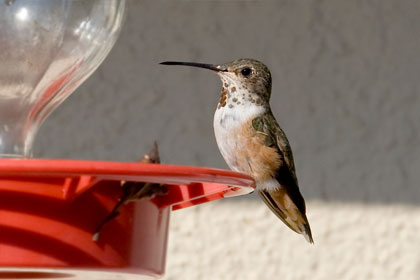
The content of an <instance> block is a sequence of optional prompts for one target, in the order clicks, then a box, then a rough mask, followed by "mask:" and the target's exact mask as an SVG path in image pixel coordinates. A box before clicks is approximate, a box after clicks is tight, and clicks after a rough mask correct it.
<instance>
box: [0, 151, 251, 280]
mask: <svg viewBox="0 0 420 280" xmlns="http://www.w3.org/2000/svg"><path fill="white" fill-rule="evenodd" d="M121 181H137V182H154V183H164V184H168V189H169V193H168V194H167V195H162V196H157V197H156V198H154V199H153V200H150V201H147V200H144V201H140V202H137V203H133V204H128V205H126V206H124V207H123V208H122V209H121V214H120V215H119V216H118V217H117V218H116V219H114V220H112V221H110V222H109V223H108V224H106V225H105V227H104V228H103V229H102V231H101V235H100V238H99V240H98V241H97V242H95V241H93V240H92V236H93V234H94V233H95V230H96V228H97V226H98V225H99V224H100V223H101V221H102V220H103V219H104V218H105V217H106V216H107V215H108V214H109V213H110V211H111V210H112V209H113V207H114V206H115V204H116V203H117V201H118V199H119V197H120V195H121ZM253 187H254V181H253V180H252V179H251V178H249V177H247V176H245V175H243V174H239V173H235V172H231V171H225V170H216V169H207V168H197V167H187V166H170V165H160V164H159V165H158V164H142V163H122V162H97V161H69V160H35V159H24V160H22V159H19V160H15V159H1V160H0V279H11V278H12V279H60V278H67V279H131V278H133V279H134V278H135V279H141V278H139V276H140V275H142V276H143V277H145V279H150V278H154V277H158V276H161V275H163V273H164V267H165V259H166V244H167V238H168V225H169V216H170V211H171V209H181V208H184V207H188V206H192V205H196V204H199V203H203V202H207V201H211V200H215V199H219V198H222V197H225V196H231V195H238V194H243V193H247V192H251V191H252V190H253Z"/></svg>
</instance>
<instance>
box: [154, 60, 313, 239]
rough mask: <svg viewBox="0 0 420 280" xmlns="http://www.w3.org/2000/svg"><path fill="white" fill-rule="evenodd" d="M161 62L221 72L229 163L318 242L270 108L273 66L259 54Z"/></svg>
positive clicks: (219, 129)
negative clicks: (227, 59) (211, 61)
mask: <svg viewBox="0 0 420 280" xmlns="http://www.w3.org/2000/svg"><path fill="white" fill-rule="evenodd" d="M161 64H163V65H183V66H192V67H199V68H205V69H209V70H212V71H214V72H215V73H216V74H217V75H218V76H219V77H220V79H221V81H222V85H223V86H222V91H221V95H220V99H219V103H218V105H217V108H216V112H215V114H214V119H213V127H214V133H215V136H216V142H217V146H218V147H219V150H220V153H221V154H222V156H223V158H224V160H225V161H226V163H227V165H228V166H229V168H230V169H232V170H233V171H237V172H241V173H245V174H247V175H249V176H251V177H252V178H253V179H254V180H255V182H256V191H257V192H258V194H259V195H260V197H261V198H262V200H263V201H264V202H265V203H266V204H267V206H268V207H269V208H270V210H271V211H272V212H273V213H274V214H275V215H276V216H277V217H278V218H280V220H282V221H283V222H284V223H285V224H286V225H287V226H288V227H289V228H290V229H292V230H293V231H295V232H297V233H300V234H303V236H304V237H305V239H306V240H307V241H308V242H310V243H313V238H312V233H311V228H310V226H309V222H308V219H307V217H306V206H305V200H304V199H303V196H302V194H301V193H300V191H299V186H298V180H297V177H296V170H295V164H294V161H293V154H292V150H291V147H290V144H289V141H288V139H287V137H286V134H285V133H284V131H283V130H282V129H281V128H280V126H279V124H278V123H277V121H276V119H275V118H274V115H273V113H272V111H271V107H270V96H271V73H270V70H269V69H268V67H267V66H266V65H264V64H263V63H261V62H259V61H257V60H255V59H237V60H234V61H231V62H227V63H223V64H204V63H195V62H177V61H166V62H162V63H161Z"/></svg>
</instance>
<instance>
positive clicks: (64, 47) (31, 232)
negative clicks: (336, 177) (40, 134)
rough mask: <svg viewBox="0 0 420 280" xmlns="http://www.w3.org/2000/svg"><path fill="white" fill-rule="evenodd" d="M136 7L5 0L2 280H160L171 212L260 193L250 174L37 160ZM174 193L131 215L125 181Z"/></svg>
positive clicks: (0, 102) (1, 38) (1, 17)
mask: <svg viewBox="0 0 420 280" xmlns="http://www.w3.org/2000/svg"><path fill="white" fill-rule="evenodd" d="M124 10H125V0H0V157H1V159H0V279H60V278H66V279H153V278H155V277H159V276H162V275H163V273H164V266H165V259H166V245H167V239H168V225H169V217H170V213H171V211H172V210H176V209H182V208H185V207H188V206H192V205H196V204H200V203H204V202H208V201H212V200H215V199H220V198H222V197H226V196H231V195H238V194H242V193H244V192H250V191H252V190H253V187H254V181H253V180H252V179H251V178H250V177H248V176H245V175H242V174H239V173H235V172H231V171H224V170H215V169H208V168H198V167H187V166H169V165H160V164H146V163H123V162H100V161H74V160H47V159H32V158H31V155H32V143H33V140H34V137H35V135H36V133H37V131H38V128H39V126H40V125H41V124H42V122H43V121H44V120H45V118H46V117H47V116H48V115H49V114H50V113H51V112H52V111H53V110H54V109H55V108H56V107H57V106H58V105H60V104H61V103H62V102H63V100H64V99H65V98H66V97H68V96H69V95H70V94H71V93H72V92H73V91H74V90H75V89H76V88H77V87H78V86H79V85H80V84H81V83H82V82H83V81H84V80H86V79H87V78H88V77H89V76H90V75H91V74H92V73H93V71H95V69H96V68H97V67H98V66H99V65H100V64H101V62H102V61H103V60H104V59H105V57H106V56H107V55H108V53H109V51H110V50H111V48H112V46H113V45H114V43H115V41H116V39H117V37H118V34H119V31H120V28H121V25H122V22H123V17H124ZM123 181H125V182H151V183H160V184H166V185H167V190H168V192H167V193H166V194H164V195H159V196H156V197H154V198H153V199H150V200H142V201H139V202H136V203H132V204H128V205H125V206H124V207H122V208H121V211H120V215H118V216H117V217H116V218H115V219H113V220H111V221H110V222H109V223H108V224H106V225H105V226H104V227H103V229H102V230H101V235H100V238H99V239H98V240H96V241H95V240H93V238H92V236H93V234H94V233H95V229H96V228H97V226H98V224H99V223H100V222H101V221H102V220H103V219H104V218H105V217H107V216H108V215H109V213H110V212H111V211H112V209H113V207H114V206H115V205H116V204H117V203H118V199H119V198H120V196H121V182H123Z"/></svg>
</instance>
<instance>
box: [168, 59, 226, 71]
mask: <svg viewBox="0 0 420 280" xmlns="http://www.w3.org/2000/svg"><path fill="white" fill-rule="evenodd" d="M160 64H162V65H183V66H192V67H199V68H204V69H210V70H213V71H216V72H225V71H227V69H226V67H224V66H221V65H215V64H205V63H195V62H179V61H165V62H161V63H160Z"/></svg>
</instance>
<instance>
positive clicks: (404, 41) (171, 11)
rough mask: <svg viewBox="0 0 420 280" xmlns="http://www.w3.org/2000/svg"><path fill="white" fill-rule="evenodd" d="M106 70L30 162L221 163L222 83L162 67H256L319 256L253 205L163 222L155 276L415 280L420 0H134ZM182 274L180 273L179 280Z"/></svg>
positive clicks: (418, 274)
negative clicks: (165, 238)
mask: <svg viewBox="0 0 420 280" xmlns="http://www.w3.org/2000/svg"><path fill="white" fill-rule="evenodd" d="M128 2H129V3H128V16H127V20H126V25H125V27H124V30H123V32H122V34H121V37H120V40H119V41H118V42H117V45H116V47H115V48H114V49H113V51H112V52H111V54H110V56H109V57H108V58H107V60H106V61H105V62H104V64H103V65H102V66H101V68H100V69H99V70H98V71H97V72H96V73H95V74H94V75H93V77H92V78H91V79H89V80H88V81H87V82H86V83H85V84H84V85H83V86H82V87H81V88H80V89H79V90H78V91H77V93H75V94H74V95H73V96H71V97H70V98H69V100H68V101H66V102H65V103H64V104H63V105H62V106H61V107H60V108H59V109H58V110H57V111H56V112H55V113H53V115H52V116H51V117H50V118H49V119H48V120H47V122H46V123H45V125H44V126H43V127H42V128H41V131H40V136H39V137H38V139H37V142H36V145H35V154H36V155H37V156H39V157H53V158H56V157H59V158H79V159H98V160H135V159H136V158H137V157H138V156H139V155H141V154H143V153H144V152H145V151H146V150H147V149H148V147H149V146H150V144H151V143H152V141H153V140H154V139H157V140H158V142H159V144H160V148H161V153H162V158H163V161H164V162H166V163H175V164H192V165H199V166H210V167H221V168H226V165H225V163H224V162H223V159H222V158H221V156H220V155H219V153H218V150H217V146H216V143H215V140H214V137H213V130H212V118H213V111H214V109H215V107H216V103H217V100H218V94H219V92H220V82H219V80H218V78H217V77H216V76H215V75H214V74H212V73H208V72H207V71H204V70H198V69H187V68H174V67H171V68H169V67H164V66H160V65H158V62H160V61H164V60H187V61H200V62H216V63H217V62H224V61H228V60H232V59H235V58H239V57H253V58H257V59H260V60H261V61H263V62H265V63H266V64H267V65H268V66H269V67H270V68H271V70H272V75H273V80H274V87H273V97H272V102H271V103H272V107H273V111H274V112H275V115H276V117H277V119H278V120H279V122H280V124H281V125H282V127H283V128H284V129H285V131H286V133H287V135H288V137H289V140H290V142H291V145H292V148H293V150H294V154H295V161H296V166H297V173H298V177H299V182H300V185H301V190H302V193H303V194H304V196H305V198H306V200H307V204H308V217H309V219H310V222H311V225H312V227H313V232H314V238H315V246H309V245H307V244H306V242H305V241H304V239H303V238H301V237H299V236H297V235H295V234H293V233H292V232H290V231H288V230H287V229H286V227H285V226H283V224H281V222H280V221H278V220H276V218H275V217H274V215H272V214H271V213H269V211H268V210H267V209H266V208H265V207H264V206H263V204H262V203H261V202H260V201H259V200H257V199H255V197H254V196H248V197H247V198H239V199H226V200H224V201H223V202H220V203H219V202H217V203H211V204H208V205H203V206H199V207H196V208H192V209H188V210H183V211H180V212H176V213H174V214H173V219H172V224H171V236H170V243H169V252H168V268H167V270H168V272H167V276H166V277H165V279H180V278H182V279H202V280H204V279H309V278H311V279H418V278H420V241H419V240H420V237H419V234H418V229H419V225H420V221H419V218H418V217H419V215H418V214H419V212H420V186H419V182H420V174H419V173H420V172H419V170H420V149H419V146H420V134H419V130H420V109H419V108H420V96H419V73H420V56H419V50H420V35H419V34H420V20H419V14H420V2H419V1H408V0H407V1H405V0H401V1H393V0H376V1H365V0H355V1H347V0H329V1H320V0H318V1H317V0H308V1H294V0H293V1H292V0H289V1H283V0H275V1H230V0H225V1H205V0H196V1H188V0H142V1H140V0H131V1H128ZM181 275H182V277H181Z"/></svg>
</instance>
